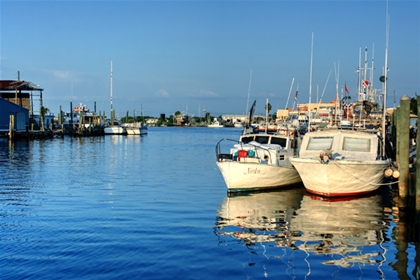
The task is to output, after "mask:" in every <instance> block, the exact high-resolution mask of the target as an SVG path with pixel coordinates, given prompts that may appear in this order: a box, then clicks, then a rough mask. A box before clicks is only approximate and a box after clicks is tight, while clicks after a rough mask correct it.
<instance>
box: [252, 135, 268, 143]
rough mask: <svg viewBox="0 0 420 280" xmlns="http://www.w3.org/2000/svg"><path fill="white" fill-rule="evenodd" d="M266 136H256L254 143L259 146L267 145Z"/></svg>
mask: <svg viewBox="0 0 420 280" xmlns="http://www.w3.org/2000/svg"><path fill="white" fill-rule="evenodd" d="M268 138H269V137H268V136H256V137H255V141H257V142H258V143H260V144H268Z"/></svg>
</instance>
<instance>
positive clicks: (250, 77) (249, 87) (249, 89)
mask: <svg viewBox="0 0 420 280" xmlns="http://www.w3.org/2000/svg"><path fill="white" fill-rule="evenodd" d="M251 80H252V68H251V74H250V76H249V86H248V99H247V101H246V111H245V113H248V105H249V93H250V92H251Z"/></svg>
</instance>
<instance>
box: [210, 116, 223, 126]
mask: <svg viewBox="0 0 420 280" xmlns="http://www.w3.org/2000/svg"><path fill="white" fill-rule="evenodd" d="M207 127H216V128H221V127H224V125H223V124H222V123H221V122H220V121H219V120H218V119H217V118H214V120H213V122H212V123H211V124H209V125H207Z"/></svg>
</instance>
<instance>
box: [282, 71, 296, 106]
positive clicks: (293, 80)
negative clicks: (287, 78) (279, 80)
mask: <svg viewBox="0 0 420 280" xmlns="http://www.w3.org/2000/svg"><path fill="white" fill-rule="evenodd" d="M294 82H295V78H293V79H292V84H291V85H290V89H289V96H287V102H286V106H285V107H284V109H285V110H286V109H287V105H288V104H289V98H290V93H291V92H292V87H293V83H294Z"/></svg>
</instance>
